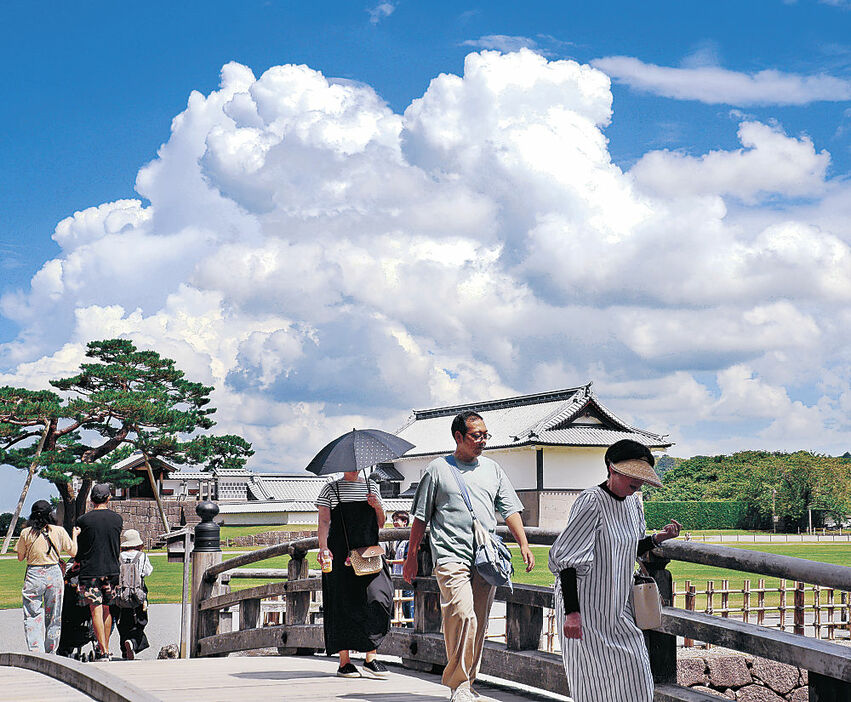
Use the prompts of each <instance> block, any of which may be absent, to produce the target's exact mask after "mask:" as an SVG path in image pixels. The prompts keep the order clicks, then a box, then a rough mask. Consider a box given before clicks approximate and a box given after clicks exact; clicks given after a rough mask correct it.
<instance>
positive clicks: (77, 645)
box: [56, 559, 97, 661]
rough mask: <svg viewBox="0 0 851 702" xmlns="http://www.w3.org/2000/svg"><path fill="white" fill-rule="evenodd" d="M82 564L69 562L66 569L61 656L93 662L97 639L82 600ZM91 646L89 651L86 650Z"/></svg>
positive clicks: (59, 652) (90, 618) (60, 639)
mask: <svg viewBox="0 0 851 702" xmlns="http://www.w3.org/2000/svg"><path fill="white" fill-rule="evenodd" d="M79 573H80V564H79V563H77V562H76V561H75V560H73V559H72V560H69V561H68V565H67V566H66V568H65V594H64V596H63V599H62V635H61V636H60V638H59V648H58V650H57V651H56V652H57V653H58V654H59V655H60V656H65V657H66V658H74V659H76V660H78V661H92V660H94V658H95V651H96V650H97V638H95V629H94V626H93V625H92V615H91V612H90V611H89V606H88V605H87V604H85V603H84V602H83V601H82V599H81V598H80V591H79V585H80V582H79ZM87 644H91V647H90V649H89V650H88V651H86V650H84V649H85V647H86V645H87Z"/></svg>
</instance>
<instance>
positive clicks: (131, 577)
mask: <svg viewBox="0 0 851 702" xmlns="http://www.w3.org/2000/svg"><path fill="white" fill-rule="evenodd" d="M147 599H148V593H147V592H145V587H144V580H143V578H142V552H141V551H139V552H138V553H136V555H135V556H133V560H130V561H124V560H122V561H121V565H120V569H119V572H118V587H117V588H116V589H115V595H114V597H113V598H112V604H114V605H115V606H117V607H121V608H122V609H134V608H136V607H139V606H140V605H143V604H144V603H145V602H146V600H147Z"/></svg>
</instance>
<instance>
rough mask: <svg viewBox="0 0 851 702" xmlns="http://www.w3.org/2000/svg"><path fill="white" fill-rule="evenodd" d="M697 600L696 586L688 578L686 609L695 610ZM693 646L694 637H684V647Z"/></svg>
mask: <svg viewBox="0 0 851 702" xmlns="http://www.w3.org/2000/svg"><path fill="white" fill-rule="evenodd" d="M695 600H697V597H696V596H695V587H694V585H692V584H691V580H686V611H688V612H694V603H695ZM692 646H694V639H690V638H684V639H683V648H691V647H692Z"/></svg>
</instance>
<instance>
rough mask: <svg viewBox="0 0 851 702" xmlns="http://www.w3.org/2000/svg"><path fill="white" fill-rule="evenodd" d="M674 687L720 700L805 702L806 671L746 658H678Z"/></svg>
mask: <svg viewBox="0 0 851 702" xmlns="http://www.w3.org/2000/svg"><path fill="white" fill-rule="evenodd" d="M677 683H678V684H680V685H683V686H685V687H691V688H694V689H695V690H701V691H702V692H710V693H715V694H716V695H718V697H719V698H721V699H728V700H741V701H742V702H807V700H808V699H809V693H808V691H807V671H806V670H801V669H800V668H796V667H794V666H791V665H786V664H784V663H777V662H775V661H770V660H767V659H765V658H757V657H756V656H749V655H717V656H711V655H707V656H695V657H692V658H681V659H680V660H678V661H677Z"/></svg>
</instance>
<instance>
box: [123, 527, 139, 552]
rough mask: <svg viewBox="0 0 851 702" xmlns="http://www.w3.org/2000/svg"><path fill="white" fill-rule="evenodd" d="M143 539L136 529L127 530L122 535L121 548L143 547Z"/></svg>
mask: <svg viewBox="0 0 851 702" xmlns="http://www.w3.org/2000/svg"><path fill="white" fill-rule="evenodd" d="M141 545H142V537H141V536H139V532H138V531H136V530H135V529H127V530H126V531H124V532H122V534H121V548H130V547H132V546H141Z"/></svg>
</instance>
